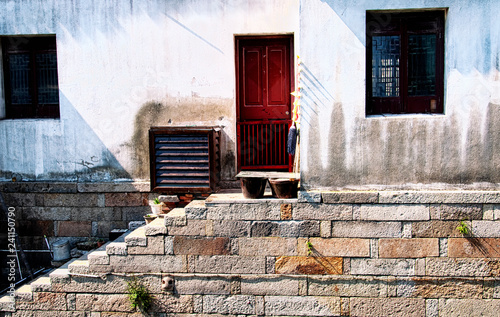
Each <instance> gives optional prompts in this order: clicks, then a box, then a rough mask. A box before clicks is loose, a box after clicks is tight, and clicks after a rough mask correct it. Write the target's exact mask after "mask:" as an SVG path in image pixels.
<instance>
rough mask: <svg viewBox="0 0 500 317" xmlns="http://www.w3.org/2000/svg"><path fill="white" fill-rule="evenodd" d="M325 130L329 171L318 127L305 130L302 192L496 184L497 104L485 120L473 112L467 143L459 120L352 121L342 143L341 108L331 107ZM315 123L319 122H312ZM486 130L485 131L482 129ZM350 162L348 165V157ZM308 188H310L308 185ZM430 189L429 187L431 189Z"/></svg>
mask: <svg viewBox="0 0 500 317" xmlns="http://www.w3.org/2000/svg"><path fill="white" fill-rule="evenodd" d="M332 107H333V108H334V110H333V112H332V116H331V123H330V127H329V132H328V133H329V137H328V139H329V142H328V145H327V146H328V149H327V152H328V153H329V157H328V166H327V167H323V166H322V165H321V164H318V163H317V162H319V161H320V154H319V153H321V152H322V151H323V149H320V148H319V146H320V142H319V138H320V137H321V135H322V133H325V131H321V128H320V125H319V124H314V121H312V123H313V124H311V125H310V126H308V127H307V128H308V129H309V133H308V134H309V140H308V143H309V148H308V150H307V152H306V151H304V152H303V153H305V154H306V155H308V157H307V162H309V163H308V166H306V167H305V168H306V169H307V173H304V174H303V178H304V184H305V186H306V187H308V186H309V187H310V188H313V186H314V187H315V188H367V187H368V188H369V187H376V186H386V187H387V186H389V187H394V188H414V187H415V186H421V187H422V186H426V185H431V184H441V185H440V186H444V187H446V185H448V186H461V185H472V184H478V183H482V184H485V186H486V184H495V183H500V157H499V156H498V155H495V153H499V150H500V135H499V134H498V131H500V105H496V104H492V103H490V104H489V105H488V111H487V121H486V123H485V124H482V121H481V120H482V119H481V118H482V116H483V114H479V113H477V112H471V116H470V118H469V121H470V122H469V124H468V130H467V133H466V134H465V138H464V137H463V136H462V134H461V131H460V129H461V127H462V126H463V122H462V121H460V120H461V119H462V120H463V118H459V117H458V116H457V115H450V116H446V115H440V116H430V115H429V116H415V117H406V118H405V117H392V118H389V117H386V118H383V117H378V118H370V117H369V118H356V119H354V120H355V122H356V124H355V125H354V126H355V127H356V128H355V132H354V133H353V134H354V137H353V138H352V140H350V141H347V140H346V137H345V136H346V131H345V125H344V120H346V119H345V118H344V113H343V110H342V109H343V105H342V104H341V103H335V104H334V105H332ZM316 120H317V118H316ZM483 129H484V130H483ZM348 155H351V156H352V157H353V158H352V159H350V160H348V158H347V156H348ZM310 184H314V185H313V186H311V185H310ZM431 186H432V185H431Z"/></svg>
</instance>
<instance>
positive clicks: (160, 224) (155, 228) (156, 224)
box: [144, 214, 168, 236]
mask: <svg viewBox="0 0 500 317" xmlns="http://www.w3.org/2000/svg"><path fill="white" fill-rule="evenodd" d="M167 216H168V214H167V215H165V217H167ZM163 218H164V217H158V218H156V219H155V220H153V221H151V223H149V224H147V225H146V226H145V227H144V234H145V235H146V236H157V235H166V234H167V227H165V220H164V219H163Z"/></svg>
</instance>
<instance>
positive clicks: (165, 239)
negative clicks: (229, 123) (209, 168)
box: [0, 191, 500, 317]
mask: <svg viewBox="0 0 500 317" xmlns="http://www.w3.org/2000/svg"><path fill="white" fill-rule="evenodd" d="M461 222H462V223H466V224H467V226H468V227H469V228H470V229H471V232H472V233H471V234H470V235H467V236H463V235H462V234H461V233H459V232H458V230H457V226H458V225H459V224H460V223H461ZM132 276H137V277H138V278H139V280H140V281H141V282H143V283H144V284H145V285H146V286H147V287H148V289H149V290H150V292H151V293H152V294H153V295H154V297H155V300H154V303H153V307H152V309H151V311H150V314H151V315H152V316H166V315H175V316H193V317H194V316H221V315H224V316H256V315H257V316H405V317H406V316H425V317H434V316H436V317H437V316H439V317H443V316H498V311H499V309H500V192H490V191H476V192H472V191H469V192H458V191H457V192H453V191H451V192H325V193H308V192H301V193H300V194H299V198H298V199H291V200H280V199H260V200H244V199H241V195H240V196H238V195H234V194H227V195H226V194H215V195H212V196H210V197H209V198H208V199H206V200H205V201H193V202H192V203H190V204H189V205H187V206H186V207H185V208H177V209H174V210H172V211H171V212H170V213H169V214H168V215H167V216H166V217H165V218H164V219H157V220H155V221H154V222H152V223H151V224H149V225H146V226H144V227H141V228H138V229H136V230H134V231H131V232H129V233H127V234H125V235H124V236H122V237H121V238H120V239H119V240H117V241H114V242H111V243H108V244H107V245H106V246H105V247H103V248H101V249H99V250H97V251H94V252H92V253H90V254H89V255H88V257H87V258H82V259H80V260H77V261H74V262H72V263H70V264H68V265H67V267H66V268H61V269H58V270H56V271H54V272H52V273H51V274H50V276H49V277H45V280H40V281H37V282H35V283H34V285H33V284H32V285H31V287H30V288H29V289H25V290H18V292H17V298H18V300H17V302H16V307H15V311H10V312H9V310H8V309H7V304H6V302H5V301H6V299H0V307H2V309H3V310H4V311H5V315H6V316H24V315H26V314H29V312H33V311H36V313H37V316H49V315H51V316H53V315H54V314H56V315H61V316H115V315H126V316H135V315H136V314H137V315H139V314H138V313H137V312H136V311H134V310H133V309H132V308H131V307H130V305H129V304H128V301H127V295H126V281H127V280H129V279H130V278H131V277H132ZM165 276H170V277H171V278H173V280H174V284H175V288H174V292H164V291H162V290H161V288H160V286H161V279H162V277H165ZM41 303H49V304H50V305H47V304H41Z"/></svg>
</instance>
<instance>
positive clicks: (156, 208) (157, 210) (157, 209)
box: [150, 198, 163, 215]
mask: <svg viewBox="0 0 500 317" xmlns="http://www.w3.org/2000/svg"><path fill="white" fill-rule="evenodd" d="M150 206H151V212H152V213H153V214H154V215H159V214H161V213H162V208H163V202H160V200H159V199H158V198H155V199H154V200H153V202H152V203H151V204H150Z"/></svg>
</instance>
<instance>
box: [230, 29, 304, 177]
mask: <svg viewBox="0 0 500 317" xmlns="http://www.w3.org/2000/svg"><path fill="white" fill-rule="evenodd" d="M283 51H284V52H285V53H284V54H283ZM244 53H246V54H247V55H246V57H248V58H247V60H244V59H243V54H244ZM235 58H236V60H235V65H236V100H237V102H236V114H237V143H238V145H237V150H238V155H237V164H238V171H240V170H242V169H254V170H255V169H263V170H266V169H267V170H284V169H288V170H290V169H291V168H292V164H293V159H292V158H291V157H287V158H286V160H283V156H282V155H279V156H274V155H269V154H267V153H268V152H269V151H271V150H273V149H271V148H269V147H271V146H273V147H274V146H278V147H279V148H276V149H274V150H275V151H276V152H278V153H279V152H283V151H286V135H284V134H283V125H286V127H289V126H290V124H291V102H292V100H291V96H290V92H292V91H293V90H294V86H295V85H294V76H293V74H294V70H293V66H294V62H293V61H294V54H293V35H274V36H237V37H235ZM245 63H246V64H245ZM252 63H253V64H252ZM283 63H284V64H283ZM276 64H279V66H278V67H277V66H276ZM245 67H248V68H247V69H245ZM273 67H274V68H273ZM283 69H284V70H285V71H284V73H283ZM246 76H248V77H246ZM245 79H252V80H249V81H248V82H245ZM252 89H254V94H252V95H249V96H245V91H248V90H252ZM245 106H246V107H245ZM242 109H243V110H242ZM243 127H245V128H243ZM278 127H279V128H278ZM271 129H272V130H271ZM276 129H279V130H280V131H279V133H276V131H278V130H276ZM287 130H288V129H286V131H287ZM256 131H260V132H259V133H257V132H256ZM269 136H271V137H272V138H279V139H276V140H274V139H272V140H271V139H264V138H266V137H269ZM248 140H250V143H248ZM283 142H285V145H283ZM243 145H245V146H246V147H248V148H243ZM281 147H283V148H281ZM243 155H251V156H252V158H248V157H245V158H244V159H242V156H243ZM258 157H260V159H256V158H258ZM266 157H267V158H268V159H266ZM274 157H276V158H277V157H279V158H280V159H276V160H274V159H273V158H274ZM249 162H259V163H256V164H254V163H249ZM248 164H249V165H248Z"/></svg>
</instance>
